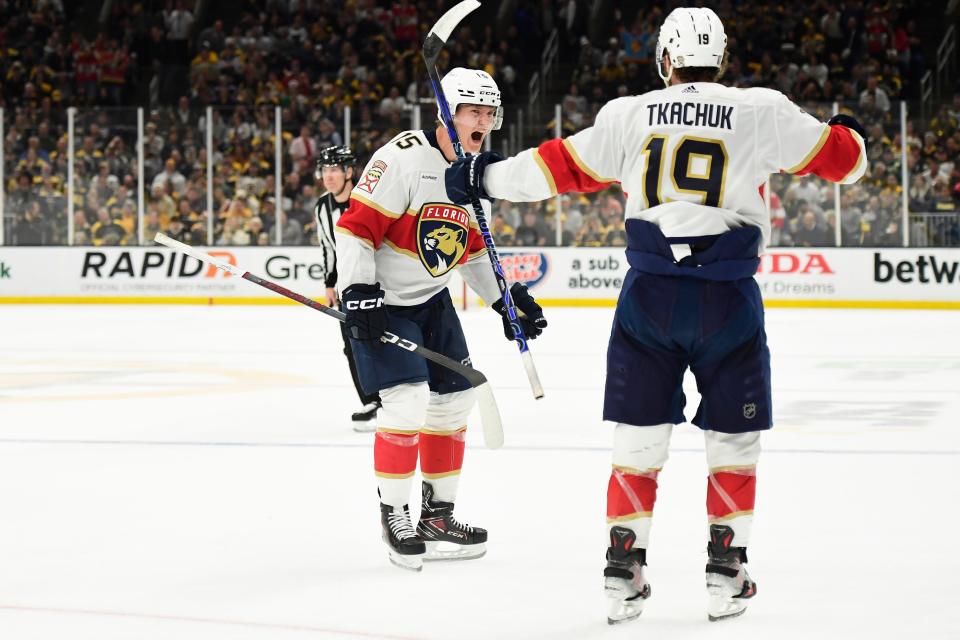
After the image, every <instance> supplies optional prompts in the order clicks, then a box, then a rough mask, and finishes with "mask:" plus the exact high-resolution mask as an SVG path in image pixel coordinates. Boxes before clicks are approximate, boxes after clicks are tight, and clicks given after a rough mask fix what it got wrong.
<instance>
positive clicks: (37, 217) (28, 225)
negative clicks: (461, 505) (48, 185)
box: [13, 200, 50, 246]
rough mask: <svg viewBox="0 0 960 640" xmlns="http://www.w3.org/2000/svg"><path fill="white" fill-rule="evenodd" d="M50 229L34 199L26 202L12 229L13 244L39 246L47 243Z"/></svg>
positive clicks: (38, 204)
mask: <svg viewBox="0 0 960 640" xmlns="http://www.w3.org/2000/svg"><path fill="white" fill-rule="evenodd" d="M49 235H50V229H49V228H48V225H47V223H46V221H45V220H44V219H43V214H42V213H41V211H40V203H39V202H38V201H36V200H33V201H31V202H30V203H29V204H27V206H26V209H24V211H23V213H22V214H21V216H20V218H19V219H18V220H17V223H16V226H15V227H14V229H13V244H15V245H20V246H39V245H44V244H47V241H48V239H49Z"/></svg>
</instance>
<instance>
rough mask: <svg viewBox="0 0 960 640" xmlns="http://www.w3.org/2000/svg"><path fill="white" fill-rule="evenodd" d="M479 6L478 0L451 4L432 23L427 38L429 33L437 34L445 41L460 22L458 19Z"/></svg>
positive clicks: (466, 0) (461, 18)
mask: <svg viewBox="0 0 960 640" xmlns="http://www.w3.org/2000/svg"><path fill="white" fill-rule="evenodd" d="M479 6H480V2H478V0H462V1H461V2H458V3H457V4H455V5H453V6H452V7H451V8H450V9H449V10H448V11H447V12H446V13H445V14H443V15H442V16H440V19H439V20H437V23H436V24H435V25H433V29H430V33H428V34H427V37H428V38H429V37H430V36H431V35H435V36H437V38H439V39H440V41H441V42H446V41H447V38H449V37H450V34H451V33H452V32H453V28H454V27H456V26H457V25H458V24H460V21H461V20H463V19H464V18H466V17H467V15H468V14H469V13H471V12H472V11H473V10H475V9H476V8H478V7H479Z"/></svg>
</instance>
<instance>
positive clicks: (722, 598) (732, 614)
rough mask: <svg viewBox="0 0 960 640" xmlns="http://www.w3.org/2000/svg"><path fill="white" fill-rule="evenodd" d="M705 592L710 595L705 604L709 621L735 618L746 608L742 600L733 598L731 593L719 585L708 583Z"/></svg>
mask: <svg viewBox="0 0 960 640" xmlns="http://www.w3.org/2000/svg"><path fill="white" fill-rule="evenodd" d="M707 593H708V594H709V596H710V602H709V604H708V606H707V619H708V620H709V621H710V622H719V621H720V620H726V619H728V618H736V617H737V616H740V615H743V612H744V611H746V610H747V603H746V602H745V601H744V600H739V599H736V598H734V597H733V594H732V593H730V591H729V590H727V589H725V588H724V587H723V586H721V585H716V584H708V585H707Z"/></svg>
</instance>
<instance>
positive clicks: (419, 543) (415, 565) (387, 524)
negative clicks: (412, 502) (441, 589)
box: [380, 503, 426, 571]
mask: <svg viewBox="0 0 960 640" xmlns="http://www.w3.org/2000/svg"><path fill="white" fill-rule="evenodd" d="M380 522H381V523H382V524H383V541H384V542H386V543H387V547H388V553H389V555H390V562H392V563H393V564H395V565H397V566H398V567H400V568H401V569H409V570H410V571H420V570H421V569H422V568H423V554H424V553H425V552H426V547H425V546H424V544H423V539H422V538H420V536H418V535H417V533H416V531H414V529H413V523H412V522H411V521H410V509H409V507H408V506H407V505H403V508H402V509H401V508H400V507H392V506H390V505H388V504H383V503H380Z"/></svg>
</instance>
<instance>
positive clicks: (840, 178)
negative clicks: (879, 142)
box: [753, 89, 867, 184]
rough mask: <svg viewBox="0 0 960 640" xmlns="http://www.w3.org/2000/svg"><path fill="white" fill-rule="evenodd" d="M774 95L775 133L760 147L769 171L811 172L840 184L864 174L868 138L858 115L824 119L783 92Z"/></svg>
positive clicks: (839, 115) (772, 125)
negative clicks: (793, 101)
mask: <svg viewBox="0 0 960 640" xmlns="http://www.w3.org/2000/svg"><path fill="white" fill-rule="evenodd" d="M753 91H759V90H757V89H753ZM770 93H774V92H770ZM775 96H776V97H775V102H776V104H775V105H774V107H775V108H774V110H773V113H774V120H773V121H772V122H769V126H770V127H771V128H772V129H773V130H774V131H775V132H776V136H769V137H767V138H766V140H767V141H768V142H767V144H762V150H761V156H762V159H763V160H764V162H765V165H766V166H765V168H766V169H767V170H768V172H769V173H775V172H778V171H779V172H783V173H793V174H796V175H801V176H802V175H807V174H810V173H812V174H814V175H816V176H819V177H821V178H823V179H824V180H829V181H830V182H839V183H840V184H852V183H854V182H856V181H857V180H859V179H860V178H861V177H862V176H863V174H864V172H865V171H866V169H867V160H866V158H867V138H866V131H865V129H864V128H863V126H862V125H861V124H860V123H859V122H858V121H857V119H856V118H854V117H853V116H850V115H846V114H838V115H835V116H834V117H832V118H831V119H830V120H829V121H828V122H826V123H823V122H821V121H820V120H817V119H816V118H814V117H813V116H811V115H810V114H808V113H806V112H805V111H803V110H802V109H800V107H798V106H797V105H795V104H794V103H792V102H790V100H788V99H787V97H786V96H784V95H783V94H780V93H775Z"/></svg>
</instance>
